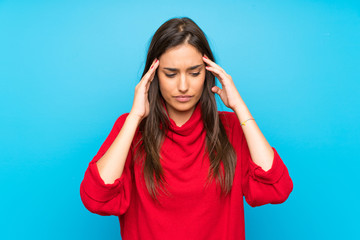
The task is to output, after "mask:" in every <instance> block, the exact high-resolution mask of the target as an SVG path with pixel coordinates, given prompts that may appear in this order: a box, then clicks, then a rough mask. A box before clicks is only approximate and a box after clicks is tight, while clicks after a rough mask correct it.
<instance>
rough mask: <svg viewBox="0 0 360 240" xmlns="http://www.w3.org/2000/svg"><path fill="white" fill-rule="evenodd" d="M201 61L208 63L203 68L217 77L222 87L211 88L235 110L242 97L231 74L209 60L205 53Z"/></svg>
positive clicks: (226, 104) (227, 105)
mask: <svg viewBox="0 0 360 240" xmlns="http://www.w3.org/2000/svg"><path fill="white" fill-rule="evenodd" d="M203 61H204V62H205V63H206V64H208V66H206V67H205V68H206V69H207V70H208V71H210V72H211V73H212V74H213V75H214V76H215V77H217V79H219V81H220V83H221V86H222V89H221V88H219V87H218V86H214V87H212V89H211V90H212V91H213V92H214V93H217V94H218V95H219V96H220V98H221V100H222V101H223V102H224V104H225V106H226V107H228V108H231V109H232V110H233V111H235V110H236V109H237V107H239V105H240V104H241V102H242V98H241V96H240V94H239V92H238V90H237V89H236V87H235V84H234V82H233V80H232V78H231V76H230V75H229V74H227V73H226V72H225V71H224V69H222V68H221V67H220V66H219V65H217V64H216V63H214V62H213V61H211V60H210V59H209V58H208V57H207V56H206V55H205V57H204V56H203Z"/></svg>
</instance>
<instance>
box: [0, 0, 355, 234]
mask: <svg viewBox="0 0 360 240" xmlns="http://www.w3.org/2000/svg"><path fill="white" fill-rule="evenodd" d="M357 2H358V1H329V0H327V1H325V0H323V1H320V0H319V1H310V0H308V1H306V0H303V1H275V0H272V1H270V0H269V1H221V2H220V1H211V0H207V1H177V2H171V3H169V1H138V2H133V3H129V2H122V1H104V0H102V1H89V0H86V1H85V0H84V1H69V0H67V1H64V0H62V1H37V0H32V1H6V0H2V1H1V0H0V79H1V82H0V98H1V99H0V100H1V101H0V109H1V111H0V121H1V124H0V125H1V132H0V133H1V140H0V141H1V142H0V146H1V158H0V159H1V160H0V161H1V162H0V164H1V167H0V182H1V198H0V204H1V215H0V216H1V219H0V226H1V230H0V239H25V238H27V239H85V238H86V239H120V226H119V222H118V219H117V217H115V216H109V217H103V216H99V215H96V214H92V213H90V212H89V211H87V210H86V209H85V207H84V206H83V204H82V202H81V200H80V194H79V187H80V183H81V180H82V179H83V176H84V172H85V170H86V167H87V164H88V162H89V161H90V160H91V159H92V157H93V156H94V155H95V154H96V153H97V151H98V149H99V147H100V145H101V144H102V143H103V141H104V140H105V138H106V136H107V135H108V133H109V132H110V130H111V128H112V126H113V124H114V122H115V120H116V119H117V117H118V116H120V115H121V114H122V113H124V112H129V111H130V109H131V106H132V100H133V94H134V88H135V85H136V84H137V82H138V81H139V80H140V77H141V74H142V71H143V68H144V64H145V56H146V51H147V47H148V44H149V41H150V39H151V37H152V35H153V34H154V32H155V31H156V29H157V28H158V27H159V26H160V25H161V24H162V23H163V22H165V21H166V20H168V19H170V18H172V17H182V16H188V17H190V18H192V19H193V20H194V21H195V22H196V23H197V24H198V25H199V26H200V27H201V28H202V29H203V31H204V32H205V33H206V34H207V36H208V40H209V42H210V45H211V47H212V50H213V52H214V54H215V58H216V60H217V63H218V64H219V65H220V66H221V67H222V68H224V70H225V71H226V72H227V73H228V74H230V75H231V76H232V78H233V79H234V81H235V84H236V86H237V88H238V90H239V92H240V94H241V96H242V97H243V99H244V101H245V103H246V104H247V106H248V108H249V110H250V112H251V113H252V115H253V117H254V118H255V119H256V121H257V124H258V126H259V127H260V129H261V131H262V132H263V134H264V135H265V137H266V138H267V140H268V141H269V143H270V144H271V145H272V146H274V147H275V148H276V149H277V151H278V152H279V154H280V156H281V157H282V159H283V161H284V162H285V164H286V165H287V167H288V169H289V172H290V175H291V177H292V179H293V181H294V190H293V192H292V193H291V195H290V197H289V198H288V200H287V201H286V202H285V203H283V204H281V205H265V206H261V207H256V208H251V207H250V206H249V205H247V203H245V219H246V224H245V226H246V237H247V239H249V240H250V239H277V240H280V239H340V238H342V239H360V234H359V230H358V229H356V227H358V226H359V219H358V216H359V214H360V211H359V189H360V188H359V184H358V181H359V177H358V176H359V174H358V172H359V170H358V169H359V167H360V164H359V162H360V161H359V154H358V153H359V143H360V141H359V136H360V127H359V124H358V120H359V117H360V114H359V105H360V104H359V103H360V101H359V93H360V91H359V90H360V84H359V80H360V73H359V64H360V4H358V3H357ZM218 100H219V99H218ZM219 105H220V110H228V109H226V108H225V107H224V106H223V105H222V104H221V103H220V104H219Z"/></svg>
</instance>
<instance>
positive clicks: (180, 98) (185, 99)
mask: <svg viewBox="0 0 360 240" xmlns="http://www.w3.org/2000/svg"><path fill="white" fill-rule="evenodd" d="M192 97H193V96H190V95H179V96H175V97H174V98H175V99H176V100H177V101H179V102H188V101H190V100H191V99H192Z"/></svg>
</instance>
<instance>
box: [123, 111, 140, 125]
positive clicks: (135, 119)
mask: <svg viewBox="0 0 360 240" xmlns="http://www.w3.org/2000/svg"><path fill="white" fill-rule="evenodd" d="M128 119H129V120H130V121H131V122H135V123H137V124H140V122H141V121H142V120H143V118H142V117H140V116H139V115H137V114H135V113H133V112H130V113H129V115H128V116H127V117H126V120H128Z"/></svg>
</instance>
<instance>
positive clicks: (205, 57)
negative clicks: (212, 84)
mask: <svg viewBox="0 0 360 240" xmlns="http://www.w3.org/2000/svg"><path fill="white" fill-rule="evenodd" d="M203 60H204V62H205V63H207V64H209V66H211V67H213V68H217V69H219V71H221V72H223V73H224V74H226V72H225V70H224V69H223V68H221V67H220V66H219V65H218V64H216V63H215V62H213V61H211V60H210V59H209V58H208V57H207V56H206V55H204V56H203Z"/></svg>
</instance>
